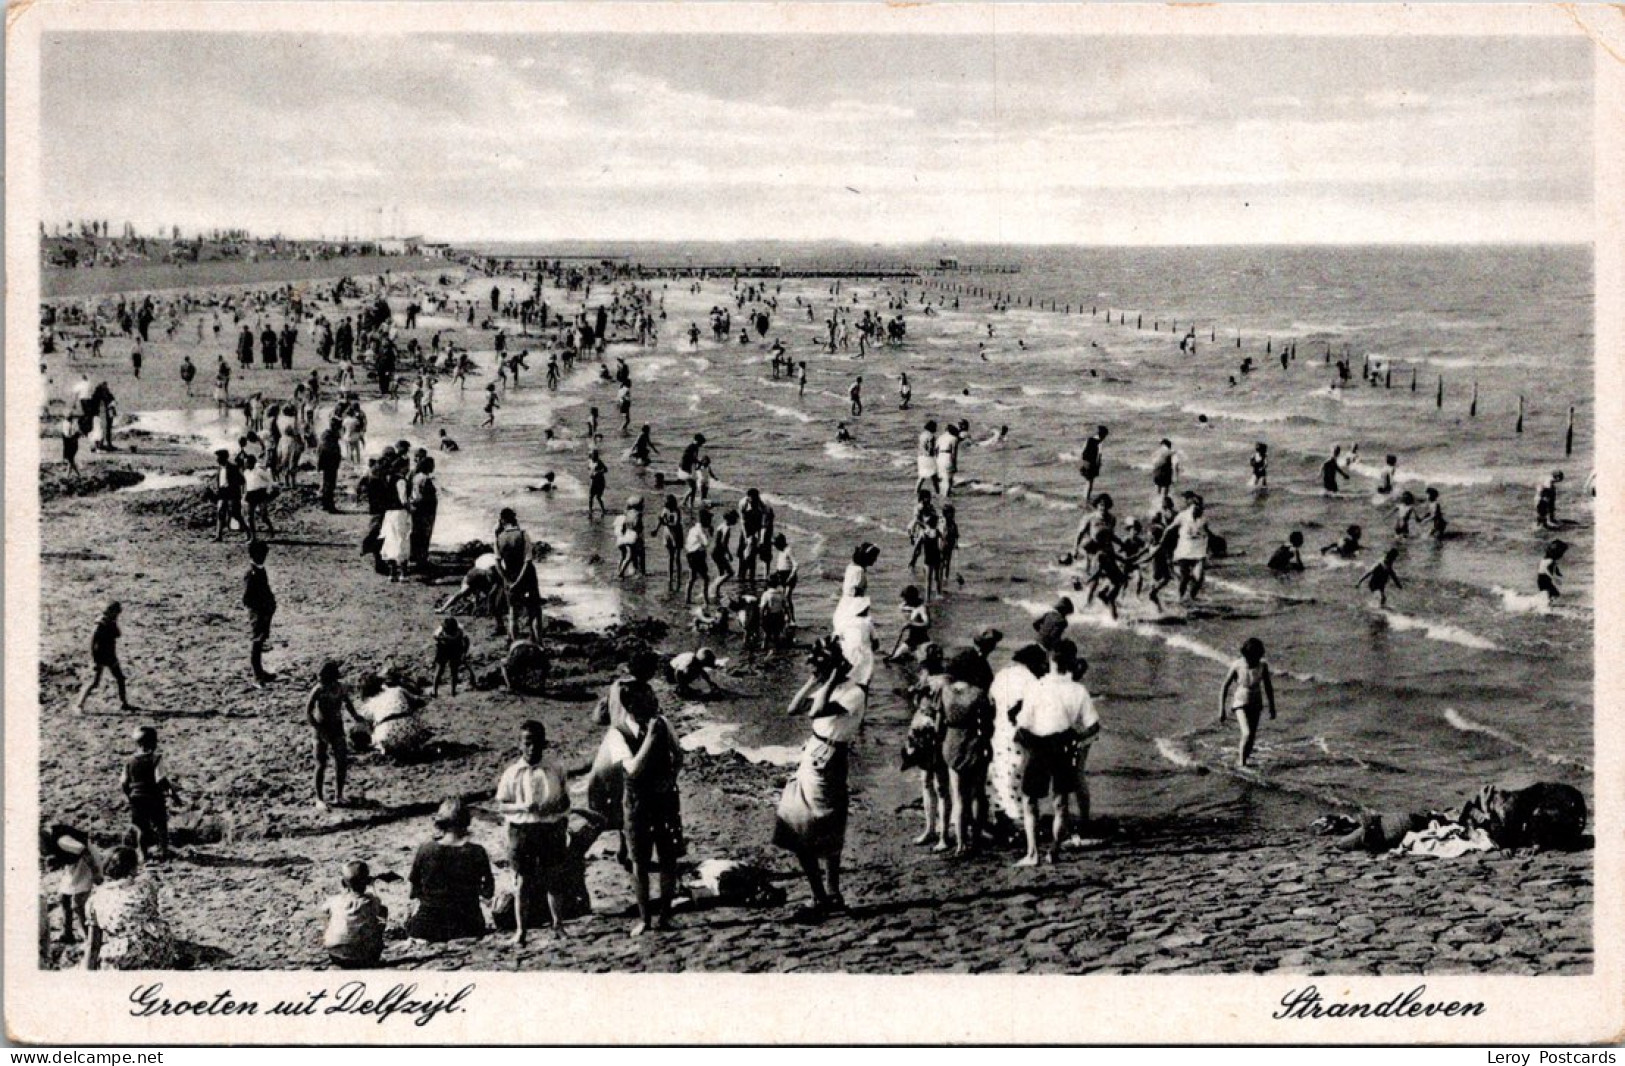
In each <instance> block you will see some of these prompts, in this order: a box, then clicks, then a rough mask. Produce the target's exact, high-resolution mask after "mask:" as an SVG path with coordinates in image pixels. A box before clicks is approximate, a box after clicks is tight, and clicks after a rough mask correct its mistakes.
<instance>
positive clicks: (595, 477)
mask: <svg viewBox="0 0 1625 1066" xmlns="http://www.w3.org/2000/svg"><path fill="white" fill-rule="evenodd" d="M608 480H609V467H607V466H605V465H604V461H603V460H602V459H600V458H599V457H598V451H597V449H594V450H593V451H592V453H591V454H590V455H588V456H587V517H588V518H591V517H592V505H593V504H594V503H596V504H597V505H598V513H599V514H601V515H605V516H607V515H608V514H609V507H608V506H606V505H605V503H604V487H605V485H606V484H607V483H608Z"/></svg>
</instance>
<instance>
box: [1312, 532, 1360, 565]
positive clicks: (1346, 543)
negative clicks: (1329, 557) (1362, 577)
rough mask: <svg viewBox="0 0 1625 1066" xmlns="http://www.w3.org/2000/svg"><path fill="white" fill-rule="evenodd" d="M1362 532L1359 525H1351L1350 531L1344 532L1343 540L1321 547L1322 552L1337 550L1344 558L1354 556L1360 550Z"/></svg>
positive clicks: (1323, 553)
mask: <svg viewBox="0 0 1625 1066" xmlns="http://www.w3.org/2000/svg"><path fill="white" fill-rule="evenodd" d="M1360 533H1361V530H1360V527H1359V526H1349V528H1348V531H1347V532H1345V533H1344V534H1343V538H1342V539H1341V540H1338V541H1335V542H1334V543H1331V544H1328V545H1326V546H1325V547H1324V548H1322V549H1320V554H1322V555H1325V554H1326V553H1327V552H1336V553H1337V554H1338V555H1339V556H1341V557H1342V558H1344V559H1352V558H1354V556H1355V555H1357V554H1359V551H1360Z"/></svg>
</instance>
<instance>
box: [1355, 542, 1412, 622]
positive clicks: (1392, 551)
mask: <svg viewBox="0 0 1625 1066" xmlns="http://www.w3.org/2000/svg"><path fill="white" fill-rule="evenodd" d="M1398 558H1399V549H1398V548H1389V549H1388V552H1387V554H1385V555H1384V556H1383V557H1382V561H1381V562H1379V563H1378V564H1377V565H1376V566H1373V567H1372V568H1371V569H1369V570H1367V571H1366V572H1365V573H1363V574H1361V575H1360V579H1359V580H1358V581H1356V582H1355V583H1354V587H1355V588H1359V587H1360V586H1361V585H1366V586H1368V587H1369V588H1370V589H1371V591H1372V592H1375V593H1376V594H1377V606H1378V607H1382V608H1386V607H1387V606H1388V586H1389V585H1390V584H1392V585H1393V586H1394V588H1396V589H1402V588H1404V587H1405V586H1404V584H1403V583H1402V582H1401V581H1400V580H1399V574H1397V573H1395V571H1394V562H1395V560H1397V559H1398Z"/></svg>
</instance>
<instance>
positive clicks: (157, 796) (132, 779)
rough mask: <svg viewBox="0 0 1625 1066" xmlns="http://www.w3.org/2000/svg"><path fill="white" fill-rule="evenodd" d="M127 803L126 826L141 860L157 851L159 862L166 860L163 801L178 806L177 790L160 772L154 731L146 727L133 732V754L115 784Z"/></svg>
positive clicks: (160, 759) (166, 815) (166, 810)
mask: <svg viewBox="0 0 1625 1066" xmlns="http://www.w3.org/2000/svg"><path fill="white" fill-rule="evenodd" d="M119 787H120V789H121V790H122V791H123V793H124V798H125V799H127V800H128V801H129V803H130V825H131V827H132V828H133V829H134V830H135V840H136V847H137V848H138V849H140V852H141V858H142V859H143V860H148V859H151V858H152V857H153V856H152V851H153V849H154V848H156V849H157V852H158V855H157V857H158V858H159V859H161V860H162V859H168V858H169V806H168V804H167V803H166V800H174V801H175V803H177V804H179V803H180V802H181V793H180V789H178V788H176V787H175V782H173V781H171V780H170V779H169V775H168V774H167V773H165V772H164V763H163V757H162V756H160V755H159V754H158V730H157V729H156V728H154V727H153V726H150V725H144V726H140V727H138V728H137V729H136V731H135V754H134V755H132V756H131V757H130V761H129V762H127V763H125V764H124V777H123V779H122V780H121V781H120V783H119Z"/></svg>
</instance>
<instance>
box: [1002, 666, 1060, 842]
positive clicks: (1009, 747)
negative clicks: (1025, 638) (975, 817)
mask: <svg viewBox="0 0 1625 1066" xmlns="http://www.w3.org/2000/svg"><path fill="white" fill-rule="evenodd" d="M1047 673H1049V655H1048V654H1046V653H1045V651H1044V649H1043V648H1041V647H1039V646H1038V645H1037V644H1026V645H1023V646H1022V647H1020V648H1017V649H1016V653H1015V654H1014V655H1013V656H1011V660H1010V665H1008V666H1006V667H1005V668H1004V669H1002V670H1000V671H999V672H998V673H997V674H994V675H993V683H992V685H991V686H990V687H989V688H988V698H989V699H991V700H992V701H993V711H994V715H993V743H992V747H993V754H992V763H991V764H990V765H989V767H988V791H989V793H990V794H991V796H992V799H993V802H994V804H995V805H996V806H997V807H998V809H999V810H1000V811H1001V812H1002V813H1003V814H1004V816H1005V817H1006V818H1007V819H1009V820H1010V821H1011V822H1013V823H1015V824H1017V825H1019V824H1021V820H1022V815H1021V811H1022V798H1021V775H1022V771H1023V770H1024V769H1025V768H1026V764H1027V756H1026V751H1025V749H1024V748H1022V746H1021V744H1020V743H1019V742H1018V741H1017V739H1016V715H1017V712H1018V711H1019V710H1020V708H1021V704H1022V701H1023V700H1024V699H1026V696H1027V687H1028V686H1029V685H1031V684H1032V683H1033V682H1034V681H1036V680H1038V679H1039V678H1041V677H1043V676H1044V675H1045V674H1047Z"/></svg>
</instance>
